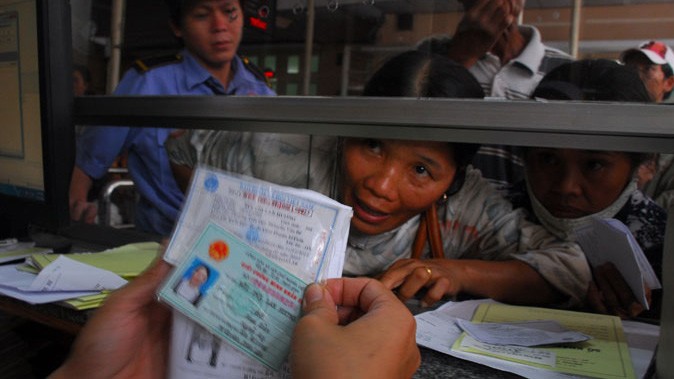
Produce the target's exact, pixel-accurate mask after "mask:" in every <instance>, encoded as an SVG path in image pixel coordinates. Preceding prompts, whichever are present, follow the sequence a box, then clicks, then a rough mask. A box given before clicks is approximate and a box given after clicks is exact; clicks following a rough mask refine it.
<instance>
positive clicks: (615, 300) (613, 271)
mask: <svg viewBox="0 0 674 379" xmlns="http://www.w3.org/2000/svg"><path fill="white" fill-rule="evenodd" d="M592 271H593V276H594V280H593V281H592V282H590V286H589V288H588V291H587V301H588V304H589V305H590V307H591V308H592V310H593V311H595V312H597V313H603V314H612V315H616V316H620V318H623V319H628V318H633V317H636V316H638V315H639V314H640V313H641V312H643V311H644V310H645V309H644V307H643V305H641V303H640V302H639V301H638V300H637V299H636V297H635V296H634V293H633V292H632V290H631V289H630V287H629V286H628V285H627V283H626V282H625V279H624V278H623V276H622V274H620V272H619V271H618V269H617V268H616V267H615V266H614V265H613V263H611V262H607V263H604V264H603V265H600V266H597V267H595V268H594V269H593V270H592ZM645 288H646V298H647V300H648V302H649V304H650V302H651V291H650V289H649V288H648V287H645Z"/></svg>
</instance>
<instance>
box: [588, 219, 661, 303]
mask: <svg viewBox="0 0 674 379" xmlns="http://www.w3.org/2000/svg"><path fill="white" fill-rule="evenodd" d="M575 235H576V240H577V242H578V244H579V245H580V246H581V248H582V249H583V251H584V252H585V256H586V257H587V260H588V262H589V263H590V265H591V266H592V267H593V268H596V267H598V266H600V265H602V264H604V263H606V262H611V263H613V265H615V267H616V268H617V269H618V271H620V273H621V274H622V276H623V278H624V279H625V281H626V282H627V284H628V285H629V287H630V289H632V292H633V293H634V296H635V297H636V299H638V300H639V302H640V303H641V305H642V306H644V308H645V309H648V308H649V305H648V300H647V298H646V291H645V289H644V283H645V284H646V285H647V286H648V287H649V288H650V289H659V288H662V285H661V284H660V281H659V280H658V278H657V276H656V275H655V272H654V271H653V268H652V267H651V265H650V263H648V260H647V259H646V256H645V255H644V253H643V251H642V250H641V247H640V246H639V244H638V243H637V242H636V240H635V239H634V236H632V233H631V232H630V231H629V229H627V227H626V226H625V224H623V223H622V222H620V221H618V220H615V219H599V218H593V219H591V220H590V223H588V224H587V225H584V226H582V227H580V228H578V229H576V230H575Z"/></svg>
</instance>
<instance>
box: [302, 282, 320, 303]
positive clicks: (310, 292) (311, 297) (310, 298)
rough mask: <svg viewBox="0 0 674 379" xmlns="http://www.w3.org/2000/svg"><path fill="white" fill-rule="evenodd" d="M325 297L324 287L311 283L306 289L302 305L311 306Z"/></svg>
mask: <svg viewBox="0 0 674 379" xmlns="http://www.w3.org/2000/svg"><path fill="white" fill-rule="evenodd" d="M322 299H323V287H321V286H320V285H318V284H316V283H312V284H309V286H308V287H307V289H306V290H304V298H303V299H302V306H303V307H306V306H309V305H311V304H313V303H315V302H317V301H321V300H322Z"/></svg>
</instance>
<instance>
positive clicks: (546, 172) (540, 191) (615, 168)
mask: <svg viewBox="0 0 674 379" xmlns="http://www.w3.org/2000/svg"><path fill="white" fill-rule="evenodd" d="M526 166H527V175H528V180H529V185H530V187H531V190H532V191H533V194H534V195H535V196H536V198H537V199H538V201H539V202H540V203H541V204H542V205H543V206H544V207H545V208H546V209H547V210H548V211H549V212H550V213H551V214H552V215H553V216H555V217H558V218H578V217H582V216H587V215H590V214H593V213H597V212H599V211H602V210H604V209H605V208H606V207H608V206H609V205H611V204H612V203H613V202H614V201H615V200H616V199H617V198H618V196H620V194H621V193H622V191H623V189H624V188H625V186H626V185H627V184H628V183H629V181H630V180H631V179H632V167H631V162H630V158H629V156H628V155H627V154H626V153H621V152H612V151H591V150H575V149H546V148H534V149H531V150H529V152H528V154H527V164H526Z"/></svg>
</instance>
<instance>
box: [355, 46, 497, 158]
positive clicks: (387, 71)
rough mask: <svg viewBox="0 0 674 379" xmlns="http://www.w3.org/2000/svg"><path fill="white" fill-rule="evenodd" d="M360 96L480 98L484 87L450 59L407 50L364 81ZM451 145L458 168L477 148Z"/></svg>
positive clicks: (457, 144)
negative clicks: (365, 82)
mask: <svg viewBox="0 0 674 379" xmlns="http://www.w3.org/2000/svg"><path fill="white" fill-rule="evenodd" d="M363 95H365V96H378V97H415V98H427V97H446V98H473V99H481V98H483V97H484V90H483V89H482V87H481V86H480V83H478V81H477V80H476V79H475V78H474V77H473V75H472V74H471V73H470V72H469V71H468V70H467V69H466V68H465V67H463V66H461V65H460V64H458V63H456V62H454V61H452V60H451V59H449V58H447V57H445V56H442V55H437V54H430V53H427V52H423V51H417V50H411V51H407V52H404V53H401V54H398V55H396V56H394V57H393V58H391V59H389V60H388V61H386V63H384V65H383V66H381V68H379V70H377V71H376V72H375V73H374V75H373V76H372V78H370V80H369V81H368V82H367V84H366V85H365V89H364V90H363ZM451 145H452V148H453V152H454V161H455V162H456V164H457V166H458V167H459V168H465V166H467V165H468V164H469V163H470V162H471V161H472V159H473V155H475V152H476V151H477V149H478V148H479V147H480V146H479V145H477V144H468V143H452V144H451Z"/></svg>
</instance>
